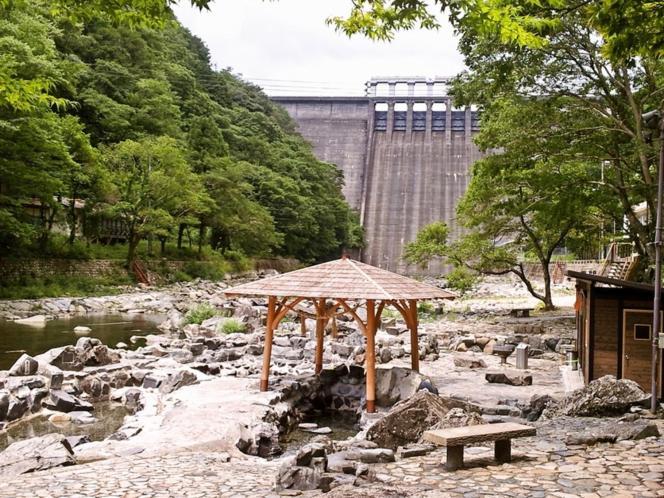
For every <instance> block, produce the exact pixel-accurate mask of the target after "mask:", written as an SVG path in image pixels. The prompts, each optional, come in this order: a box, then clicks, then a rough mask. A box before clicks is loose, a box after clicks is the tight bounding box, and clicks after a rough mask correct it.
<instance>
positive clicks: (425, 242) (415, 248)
mask: <svg viewBox="0 0 664 498" xmlns="http://www.w3.org/2000/svg"><path fill="white" fill-rule="evenodd" d="M448 234H449V229H448V228H447V225H446V224H445V223H444V222H442V221H437V222H434V223H431V224H429V225H426V226H425V227H424V228H422V229H421V230H420V231H419V232H417V236H416V238H415V240H414V241H413V242H409V243H408V244H406V247H405V249H404V259H405V260H406V261H408V262H409V263H413V264H416V265H419V266H422V267H426V265H427V263H429V262H430V261H431V260H433V259H436V258H444V257H445V256H446V255H447V250H448V246H447V236H448Z"/></svg>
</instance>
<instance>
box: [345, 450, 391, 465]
mask: <svg viewBox="0 0 664 498" xmlns="http://www.w3.org/2000/svg"><path fill="white" fill-rule="evenodd" d="M346 460H356V461H358V462H362V463H389V462H394V451H393V450H391V449H388V448H359V449H351V450H349V451H347V452H346Z"/></svg>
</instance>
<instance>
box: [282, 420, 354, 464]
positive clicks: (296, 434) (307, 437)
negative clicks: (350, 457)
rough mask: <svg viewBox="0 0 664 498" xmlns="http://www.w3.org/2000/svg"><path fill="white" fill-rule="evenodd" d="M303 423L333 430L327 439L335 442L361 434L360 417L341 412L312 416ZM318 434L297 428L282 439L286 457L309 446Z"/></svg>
mask: <svg viewBox="0 0 664 498" xmlns="http://www.w3.org/2000/svg"><path fill="white" fill-rule="evenodd" d="M303 422H314V423H316V424H318V427H329V428H330V429H332V432H331V433H330V434H326V436H327V437H329V438H330V439H332V440H333V441H343V440H344V439H348V438H351V437H353V436H355V435H356V434H357V433H358V432H360V426H359V424H358V417H357V416H356V415H354V414H345V413H341V412H334V411H330V412H326V413H324V414H322V415H318V416H312V417H310V418H307V419H306V420H303ZM317 435H318V434H313V433H311V432H306V431H303V430H301V429H298V428H295V429H294V430H293V431H291V432H289V433H288V434H284V435H283V436H281V437H280V441H281V444H282V446H283V448H284V450H285V451H284V455H287V456H288V455H291V454H295V453H297V450H298V449H300V448H301V447H302V446H304V445H305V444H307V443H308V442H309V441H311V439H313V438H314V437H315V436H317Z"/></svg>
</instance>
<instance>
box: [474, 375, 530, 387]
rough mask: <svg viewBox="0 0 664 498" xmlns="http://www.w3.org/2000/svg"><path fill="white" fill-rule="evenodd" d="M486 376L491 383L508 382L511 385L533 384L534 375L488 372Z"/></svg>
mask: <svg viewBox="0 0 664 498" xmlns="http://www.w3.org/2000/svg"><path fill="white" fill-rule="evenodd" d="M484 378H485V379H486V381H487V382H488V383H489V384H507V385H509V386H531V385H532V384H533V376H532V375H524V374H521V373H515V372H488V373H486V374H485V375H484Z"/></svg>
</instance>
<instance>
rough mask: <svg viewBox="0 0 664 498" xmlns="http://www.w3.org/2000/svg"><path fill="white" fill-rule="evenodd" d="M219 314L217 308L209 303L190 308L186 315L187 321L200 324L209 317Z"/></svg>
mask: <svg viewBox="0 0 664 498" xmlns="http://www.w3.org/2000/svg"><path fill="white" fill-rule="evenodd" d="M216 314H217V310H216V309H214V308H213V307H212V306H210V305H209V304H199V305H198V306H196V307H195V308H193V309H191V310H189V311H188V312H187V314H186V315H185V317H184V320H185V323H188V324H189V323H193V324H196V325H200V324H201V323H203V322H204V321H205V320H207V319H208V318H212V317H213V316H215V315H216Z"/></svg>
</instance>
